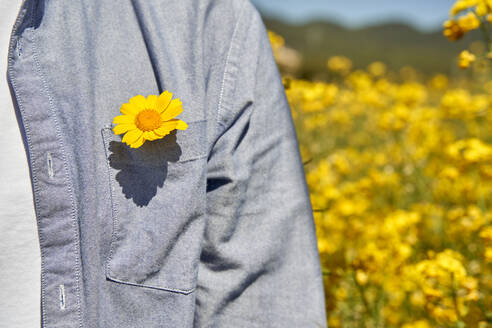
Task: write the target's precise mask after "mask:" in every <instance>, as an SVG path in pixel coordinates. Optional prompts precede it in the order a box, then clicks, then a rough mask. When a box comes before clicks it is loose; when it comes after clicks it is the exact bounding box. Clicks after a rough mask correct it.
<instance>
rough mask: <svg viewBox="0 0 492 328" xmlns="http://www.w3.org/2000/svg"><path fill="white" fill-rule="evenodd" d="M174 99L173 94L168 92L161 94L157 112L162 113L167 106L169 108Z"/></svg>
mask: <svg viewBox="0 0 492 328" xmlns="http://www.w3.org/2000/svg"><path fill="white" fill-rule="evenodd" d="M172 97H173V94H172V93H171V92H169V91H167V90H166V91H164V92H163V93H161V95H160V96H159V98H158V99H157V111H158V112H159V113H162V112H163V111H164V110H165V109H166V108H167V106H169V102H170V101H171V98H172Z"/></svg>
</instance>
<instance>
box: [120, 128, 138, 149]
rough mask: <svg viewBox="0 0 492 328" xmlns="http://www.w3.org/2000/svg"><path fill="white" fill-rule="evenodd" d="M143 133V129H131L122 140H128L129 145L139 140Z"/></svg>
mask: <svg viewBox="0 0 492 328" xmlns="http://www.w3.org/2000/svg"><path fill="white" fill-rule="evenodd" d="M142 134H143V131H142V130H140V129H134V130H130V131H128V132H127V133H126V134H125V135H124V136H123V139H121V141H123V142H126V143H127V144H128V145H130V144H132V143H134V142H135V141H137V139H138V138H140V137H141V136H142Z"/></svg>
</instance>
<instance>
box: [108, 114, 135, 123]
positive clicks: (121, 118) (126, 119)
mask: <svg viewBox="0 0 492 328" xmlns="http://www.w3.org/2000/svg"><path fill="white" fill-rule="evenodd" d="M113 123H114V124H119V123H122V124H134V123H135V117H134V116H132V115H118V116H115V117H114V118H113Z"/></svg>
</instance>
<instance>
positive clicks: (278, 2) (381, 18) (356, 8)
mask: <svg viewBox="0 0 492 328" xmlns="http://www.w3.org/2000/svg"><path fill="white" fill-rule="evenodd" d="M251 2H252V3H253V4H254V5H255V6H256V7H257V8H258V10H259V11H260V12H261V13H262V14H265V15H268V16H274V17H278V18H282V19H285V20H287V21H289V22H292V23H302V22H305V21H309V20H312V19H328V20H331V21H336V22H338V23H340V24H342V25H344V26H347V27H363V26H367V25H373V24H377V23H383V22H388V21H391V22H394V21H399V22H405V23H408V24H410V25H412V26H414V27H416V28H417V29H420V30H423V31H432V30H437V29H439V28H440V27H441V26H442V23H443V22H444V21H445V20H446V19H447V18H448V17H449V10H450V8H451V7H452V5H453V3H454V2H455V0H251Z"/></svg>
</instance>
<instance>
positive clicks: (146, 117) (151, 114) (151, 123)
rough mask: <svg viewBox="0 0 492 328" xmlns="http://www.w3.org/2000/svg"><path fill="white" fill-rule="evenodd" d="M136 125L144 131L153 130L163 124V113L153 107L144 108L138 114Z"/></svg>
mask: <svg viewBox="0 0 492 328" xmlns="http://www.w3.org/2000/svg"><path fill="white" fill-rule="evenodd" d="M135 125H136V126H137V127H138V128H139V129H140V130H142V131H152V130H155V129H157V128H158V127H160V126H161V115H159V113H158V112H156V111H155V110H153V109H144V110H143V111H141V112H140V113H138V114H137V117H136V118H135Z"/></svg>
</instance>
